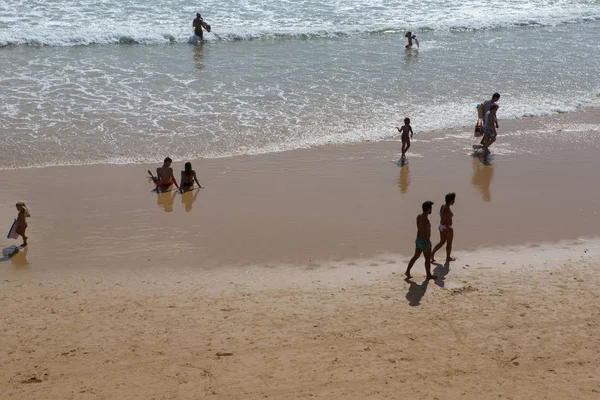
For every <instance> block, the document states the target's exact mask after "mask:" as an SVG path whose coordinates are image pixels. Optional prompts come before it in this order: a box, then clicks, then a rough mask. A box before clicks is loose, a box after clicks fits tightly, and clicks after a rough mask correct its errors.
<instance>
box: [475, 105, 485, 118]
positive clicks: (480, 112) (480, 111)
mask: <svg viewBox="0 0 600 400" xmlns="http://www.w3.org/2000/svg"><path fill="white" fill-rule="evenodd" d="M476 108H477V118H479V119H483V109H484V106H483V103H479V104H477V107H476Z"/></svg>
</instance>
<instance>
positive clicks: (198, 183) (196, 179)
mask: <svg viewBox="0 0 600 400" xmlns="http://www.w3.org/2000/svg"><path fill="white" fill-rule="evenodd" d="M194 181H195V182H196V185H198V187H199V188H201V187H202V185H201V184H200V182H198V178H197V177H196V171H194Z"/></svg>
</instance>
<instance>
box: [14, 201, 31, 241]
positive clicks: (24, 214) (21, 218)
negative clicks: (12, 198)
mask: <svg viewBox="0 0 600 400" xmlns="http://www.w3.org/2000/svg"><path fill="white" fill-rule="evenodd" d="M16 207H17V210H19V215H17V224H16V226H15V232H16V233H17V235H21V236H22V237H23V244H22V245H21V247H25V246H27V236H25V230H26V229H27V221H26V220H25V218H29V217H31V215H30V214H29V210H28V209H27V206H26V205H25V203H23V202H22V201H20V202H18V203H17V204H16Z"/></svg>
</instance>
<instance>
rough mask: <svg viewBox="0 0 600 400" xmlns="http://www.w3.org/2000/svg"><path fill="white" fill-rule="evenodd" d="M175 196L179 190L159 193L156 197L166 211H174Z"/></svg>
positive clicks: (157, 202)
mask: <svg viewBox="0 0 600 400" xmlns="http://www.w3.org/2000/svg"><path fill="white" fill-rule="evenodd" d="M175 196H177V192H176V191H175V190H170V191H168V192H163V193H159V194H158V195H157V198H156V204H158V205H159V206H161V207H162V208H163V209H164V210H165V212H172V211H173V201H175Z"/></svg>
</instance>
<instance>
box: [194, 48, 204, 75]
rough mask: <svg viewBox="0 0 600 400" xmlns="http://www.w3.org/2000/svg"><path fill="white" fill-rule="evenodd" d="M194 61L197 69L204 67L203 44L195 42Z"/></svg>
mask: <svg viewBox="0 0 600 400" xmlns="http://www.w3.org/2000/svg"><path fill="white" fill-rule="evenodd" d="M193 47H194V61H196V68H198V69H199V70H203V69H204V44H203V43H196V44H195V45H194V46H193Z"/></svg>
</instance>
